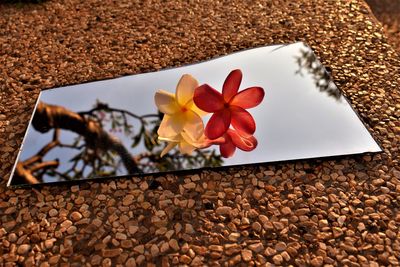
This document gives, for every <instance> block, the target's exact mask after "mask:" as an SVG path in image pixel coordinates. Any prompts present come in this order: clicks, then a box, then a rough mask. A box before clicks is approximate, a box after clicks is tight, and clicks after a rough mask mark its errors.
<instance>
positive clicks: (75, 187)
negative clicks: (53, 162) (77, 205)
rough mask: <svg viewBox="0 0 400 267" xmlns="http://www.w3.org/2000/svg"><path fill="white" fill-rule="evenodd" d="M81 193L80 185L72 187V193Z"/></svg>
mask: <svg viewBox="0 0 400 267" xmlns="http://www.w3.org/2000/svg"><path fill="white" fill-rule="evenodd" d="M78 191H79V185H73V186H71V192H72V193H75V192H78Z"/></svg>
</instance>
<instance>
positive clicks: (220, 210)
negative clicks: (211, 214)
mask: <svg viewBox="0 0 400 267" xmlns="http://www.w3.org/2000/svg"><path fill="white" fill-rule="evenodd" d="M231 212H232V208H231V207H228V206H223V207H218V208H217V209H216V211H215V213H216V214H217V215H230V214H231Z"/></svg>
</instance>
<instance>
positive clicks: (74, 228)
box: [67, 225, 77, 235]
mask: <svg viewBox="0 0 400 267" xmlns="http://www.w3.org/2000/svg"><path fill="white" fill-rule="evenodd" d="M76 231H77V228H76V226H75V225H71V226H70V227H68V228H67V233H68V234H70V235H72V234H74V233H76Z"/></svg>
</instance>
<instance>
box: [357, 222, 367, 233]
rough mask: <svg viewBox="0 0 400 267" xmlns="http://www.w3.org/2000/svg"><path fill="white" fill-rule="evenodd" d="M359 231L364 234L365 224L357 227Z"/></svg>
mask: <svg viewBox="0 0 400 267" xmlns="http://www.w3.org/2000/svg"><path fill="white" fill-rule="evenodd" d="M357 229H358V231H360V232H362V231H364V230H365V229H366V227H365V224H364V223H362V222H360V223H359V224H358V226H357Z"/></svg>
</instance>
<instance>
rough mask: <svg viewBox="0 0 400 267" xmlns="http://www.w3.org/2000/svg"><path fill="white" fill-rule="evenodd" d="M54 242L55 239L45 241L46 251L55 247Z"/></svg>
mask: <svg viewBox="0 0 400 267" xmlns="http://www.w3.org/2000/svg"><path fill="white" fill-rule="evenodd" d="M54 241H55V239H54V238H52V239H47V240H46V241H44V246H45V248H46V249H51V248H52V247H53V246H54Z"/></svg>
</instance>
